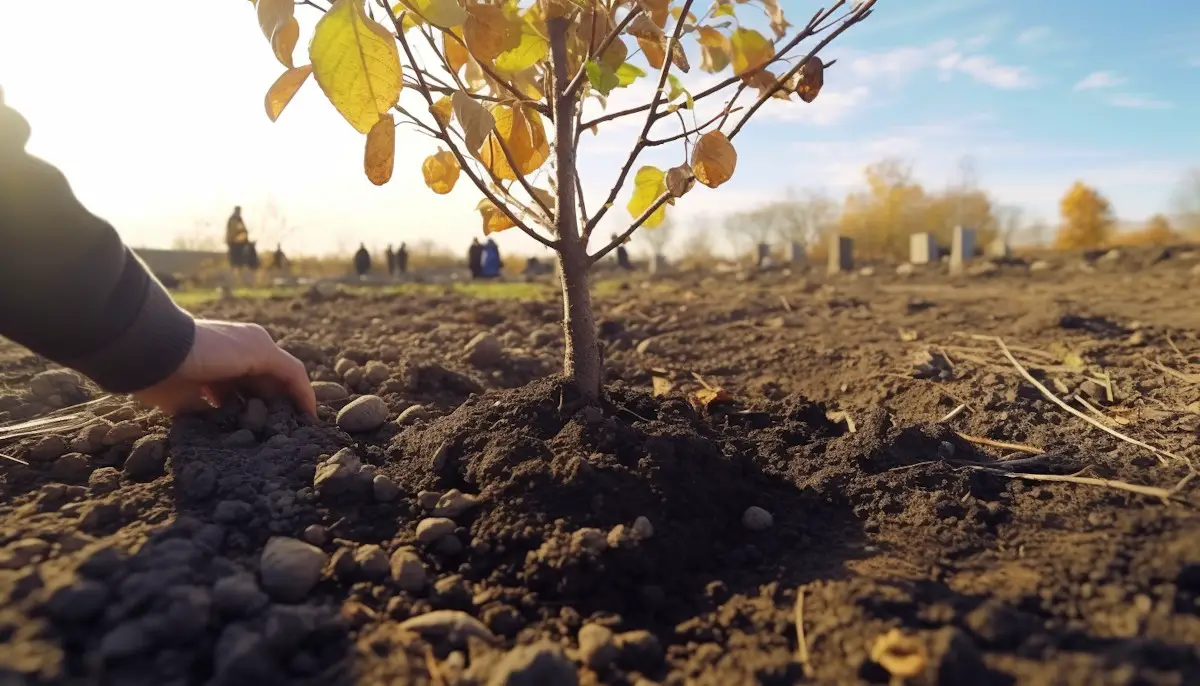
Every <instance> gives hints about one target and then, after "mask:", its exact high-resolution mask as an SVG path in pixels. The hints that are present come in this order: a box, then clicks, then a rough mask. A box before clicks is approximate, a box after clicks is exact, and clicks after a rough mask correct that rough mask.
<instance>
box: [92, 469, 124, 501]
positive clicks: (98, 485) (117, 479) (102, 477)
mask: <svg viewBox="0 0 1200 686" xmlns="http://www.w3.org/2000/svg"><path fill="white" fill-rule="evenodd" d="M88 486H89V487H90V488H91V489H92V492H93V493H95V494H97V495H101V494H104V493H111V492H113V491H115V490H117V489H118V488H120V487H121V472H118V471H117V468H116V467H101V468H100V469H97V470H96V471H94V472H92V475H91V476H89V477H88Z"/></svg>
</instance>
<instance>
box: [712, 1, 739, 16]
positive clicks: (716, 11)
mask: <svg viewBox="0 0 1200 686" xmlns="http://www.w3.org/2000/svg"><path fill="white" fill-rule="evenodd" d="M712 15H713V16H714V17H732V16H736V15H734V13H733V5H732V4H728V5H721V4H718V5H717V6H716V7H714V8H713V13H712Z"/></svg>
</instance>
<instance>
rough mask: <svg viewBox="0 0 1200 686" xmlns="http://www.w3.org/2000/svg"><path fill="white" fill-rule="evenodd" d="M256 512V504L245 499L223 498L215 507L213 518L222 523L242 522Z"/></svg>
mask: <svg viewBox="0 0 1200 686" xmlns="http://www.w3.org/2000/svg"><path fill="white" fill-rule="evenodd" d="M252 514H254V506H253V505H251V504H250V503H248V502H245V501H243V500H222V501H221V502H219V503H217V506H216V507H215V508H213V519H214V520H216V521H217V522H219V523H221V524H240V523H241V522H244V521H246V520H248V519H250V515H252Z"/></svg>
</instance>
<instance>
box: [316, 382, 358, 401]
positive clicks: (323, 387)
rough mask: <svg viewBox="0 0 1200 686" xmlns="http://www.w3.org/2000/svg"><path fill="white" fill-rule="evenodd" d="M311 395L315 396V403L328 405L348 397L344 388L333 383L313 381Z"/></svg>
mask: <svg viewBox="0 0 1200 686" xmlns="http://www.w3.org/2000/svg"><path fill="white" fill-rule="evenodd" d="M312 388H313V395H315V396H317V402H319V403H329V402H333V401H334V400H341V399H342V398H345V397H347V396H349V395H350V393H348V392H347V391H346V387H345V386H343V385H341V384H340V383H337V382H335V381H314V382H312Z"/></svg>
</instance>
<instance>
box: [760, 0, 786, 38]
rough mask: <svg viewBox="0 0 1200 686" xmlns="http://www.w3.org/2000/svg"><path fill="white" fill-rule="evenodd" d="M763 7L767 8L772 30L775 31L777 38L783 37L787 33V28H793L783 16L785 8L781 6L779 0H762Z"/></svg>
mask: <svg viewBox="0 0 1200 686" xmlns="http://www.w3.org/2000/svg"><path fill="white" fill-rule="evenodd" d="M762 4H763V7H765V8H766V10H767V17H768V18H769V19H770V20H771V30H772V31H774V32H775V37H776V38H783V37H784V36H786V35H787V30H788V29H789V28H791V26H792V25H791V24H790V23H788V20H787V19H785V18H784V16H783V9H782V8H781V7H780V6H779V0H762Z"/></svg>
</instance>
